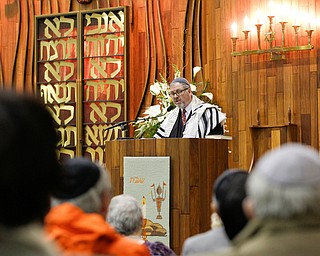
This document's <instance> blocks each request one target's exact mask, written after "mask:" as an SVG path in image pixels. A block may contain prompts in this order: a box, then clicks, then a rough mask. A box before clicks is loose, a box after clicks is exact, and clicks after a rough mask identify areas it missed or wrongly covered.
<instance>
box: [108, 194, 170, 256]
mask: <svg viewBox="0 0 320 256" xmlns="http://www.w3.org/2000/svg"><path fill="white" fill-rule="evenodd" d="M107 220H108V223H109V224H110V225H111V226H113V227H114V228H115V229H116V230H117V231H118V232H119V233H120V234H123V235H125V236H128V237H130V238H133V239H135V240H136V241H138V242H139V243H140V244H146V246H147V247H148V248H149V250H150V253H151V255H152V256H175V255H176V254H175V253H174V251H173V250H171V249H170V248H169V247H167V246H166V245H165V244H163V243H162V242H149V241H144V240H143V239H142V238H141V231H142V222H143V214H142V209H141V207H140V205H139V203H138V201H137V200H136V199H135V198H134V197H132V196H130V195H118V196H115V197H113V198H112V199H111V202H110V204H109V209H108V214H107Z"/></svg>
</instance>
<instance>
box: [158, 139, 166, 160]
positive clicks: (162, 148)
mask: <svg viewBox="0 0 320 256" xmlns="http://www.w3.org/2000/svg"><path fill="white" fill-rule="evenodd" d="M165 152H166V142H165V140H161V141H158V143H157V146H156V151H155V154H156V156H166V153H165Z"/></svg>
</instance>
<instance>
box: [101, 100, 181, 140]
mask: <svg viewBox="0 0 320 256" xmlns="http://www.w3.org/2000/svg"><path fill="white" fill-rule="evenodd" d="M174 108H175V107H173V106H170V107H169V108H168V109H167V112H165V113H162V114H160V115H157V116H147V117H142V118H136V119H134V120H128V121H121V122H119V123H116V124H114V125H112V126H110V127H108V128H106V129H105V131H108V130H110V129H113V128H116V127H118V126H120V127H121V131H127V130H128V129H127V127H128V125H129V124H131V123H135V122H138V121H148V120H150V119H155V118H156V119H157V118H158V117H161V116H164V115H166V114H167V113H168V112H170V111H171V110H172V109H174ZM118 139H121V138H118ZM122 139H124V138H122ZM126 139H127V138H126Z"/></svg>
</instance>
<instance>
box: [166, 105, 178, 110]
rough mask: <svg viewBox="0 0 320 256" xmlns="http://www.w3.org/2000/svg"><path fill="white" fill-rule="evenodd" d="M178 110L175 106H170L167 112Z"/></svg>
mask: <svg viewBox="0 0 320 256" xmlns="http://www.w3.org/2000/svg"><path fill="white" fill-rule="evenodd" d="M175 108H176V106H175V105H170V106H169V107H168V108H167V112H170V111H171V110H174V109H175Z"/></svg>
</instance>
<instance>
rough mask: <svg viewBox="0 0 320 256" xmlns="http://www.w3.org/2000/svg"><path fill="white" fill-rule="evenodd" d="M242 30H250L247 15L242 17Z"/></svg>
mask: <svg viewBox="0 0 320 256" xmlns="http://www.w3.org/2000/svg"><path fill="white" fill-rule="evenodd" d="M244 31H250V25H249V18H248V16H247V15H246V17H244Z"/></svg>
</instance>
